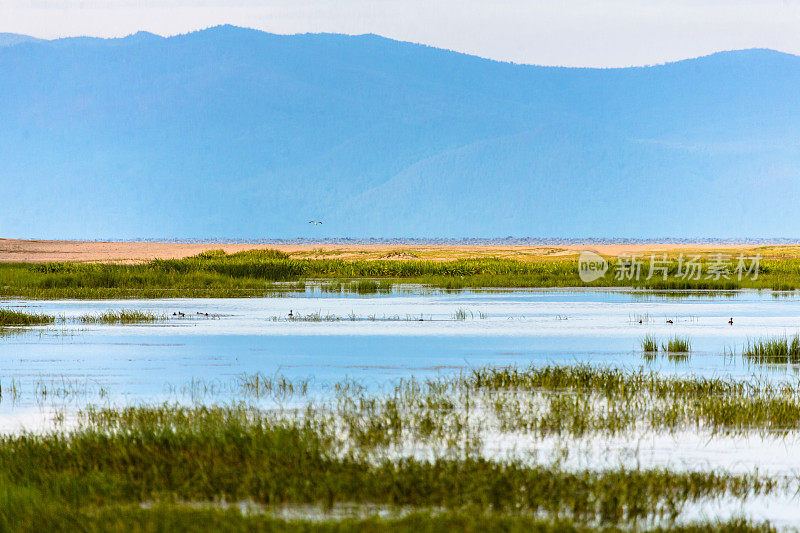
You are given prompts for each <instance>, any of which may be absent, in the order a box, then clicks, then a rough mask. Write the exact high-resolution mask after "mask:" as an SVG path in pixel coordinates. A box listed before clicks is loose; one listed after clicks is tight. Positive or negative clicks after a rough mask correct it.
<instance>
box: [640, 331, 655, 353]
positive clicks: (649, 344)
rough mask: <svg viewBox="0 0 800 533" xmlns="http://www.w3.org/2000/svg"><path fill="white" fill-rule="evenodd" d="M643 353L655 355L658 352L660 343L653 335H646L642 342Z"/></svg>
mask: <svg viewBox="0 0 800 533" xmlns="http://www.w3.org/2000/svg"><path fill="white" fill-rule="evenodd" d="M641 345H642V351H643V352H645V353H653V352H657V351H658V341H657V340H656V338H655V337H653V336H652V335H645V336H644V338H643V339H642V341H641Z"/></svg>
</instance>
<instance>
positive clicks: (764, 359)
mask: <svg viewBox="0 0 800 533" xmlns="http://www.w3.org/2000/svg"><path fill="white" fill-rule="evenodd" d="M742 357H744V358H745V359H746V360H749V361H753V362H755V363H768V364H769V363H783V364H798V363H800V334H795V335H794V336H793V337H792V338H791V340H790V339H788V338H787V337H785V336H784V337H770V338H761V339H758V340H755V341H750V340H748V341H747V344H746V345H745V347H744V350H743V352H742Z"/></svg>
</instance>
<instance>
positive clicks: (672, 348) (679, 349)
mask: <svg viewBox="0 0 800 533" xmlns="http://www.w3.org/2000/svg"><path fill="white" fill-rule="evenodd" d="M661 349H662V350H663V351H664V352H666V353H668V354H688V353H689V352H691V351H692V341H691V340H690V339H689V338H688V337H678V336H674V337H670V338H669V339H668V340H667V342H666V343H662V344H661Z"/></svg>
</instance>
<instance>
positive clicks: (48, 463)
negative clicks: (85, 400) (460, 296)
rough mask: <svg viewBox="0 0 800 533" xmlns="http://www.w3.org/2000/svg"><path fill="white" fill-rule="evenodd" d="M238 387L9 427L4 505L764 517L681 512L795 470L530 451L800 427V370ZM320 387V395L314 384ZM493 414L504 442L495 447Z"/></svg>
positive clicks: (277, 519) (601, 518) (17, 512)
mask: <svg viewBox="0 0 800 533" xmlns="http://www.w3.org/2000/svg"><path fill="white" fill-rule="evenodd" d="M192 386H193V387H194V388H195V389H196V390H201V389H202V383H199V382H198V383H193V385H192ZM234 386H235V387H237V388H238V390H239V396H238V399H237V400H235V401H233V402H231V403H229V404H228V405H201V404H197V403H192V404H190V405H185V404H179V403H166V404H159V405H143V406H131V407H119V408H117V407H103V406H98V407H87V408H84V409H83V410H82V411H81V412H80V413H79V414H78V417H77V420H76V421H75V422H74V423H72V424H68V423H64V422H63V420H64V419H65V418H64V417H61V418H60V420H62V423H61V424H60V425H59V424H56V426H55V427H54V429H53V430H52V431H49V432H44V433H37V434H34V433H21V434H6V435H3V436H2V437H0V480H2V483H0V486H2V489H0V509H1V510H0V524H2V525H8V524H16V525H19V524H22V525H24V526H25V527H26V528H29V529H35V528H41V527H47V528H48V529H50V530H66V529H68V528H69V527H70V526H71V525H73V524H75V523H84V522H85V523H87V524H94V525H97V527H98V529H112V530H113V529H120V528H122V526H123V524H126V525H130V524H133V525H134V526H136V527H141V528H142V529H143V530H153V529H155V528H156V524H161V525H162V526H163V524H165V523H169V524H175V527H176V528H179V529H181V528H183V529H187V528H188V527H189V526H190V524H198V523H200V522H198V521H203V522H202V523H205V524H209V525H210V524H221V523H224V524H226V525H225V528H226V529H227V530H230V531H240V530H241V531H244V530H252V529H253V528H270V529H276V530H281V529H287V530H289V529H297V528H298V527H300V528H302V529H304V530H309V531H316V530H318V531H333V530H339V529H357V530H365V531H375V530H387V529H393V528H400V530H410V529H411V528H412V527H414V526H417V527H418V528H421V529H422V530H431V531H432V530H434V529H436V527H438V526H442V527H445V526H448V525H449V526H453V527H455V526H462V525H463V526H465V527H469V528H471V529H474V530H476V531H477V530H482V529H484V528H487V527H491V528H501V529H504V530H513V531H516V530H518V531H522V530H528V529H526V528H533V530H541V531H560V530H562V528H567V530H569V529H573V530H576V531H588V530H594V529H596V528H608V530H616V529H617V528H624V529H630V528H631V527H635V528H637V529H639V530H650V529H653V530H658V529H659V528H661V530H684V531H767V530H770V526H769V525H767V524H753V523H749V522H744V521H741V520H734V521H731V522H714V521H713V520H712V521H711V522H709V523H704V524H698V523H693V522H691V520H690V521H689V523H687V522H686V520H684V519H683V514H684V513H685V512H686V510H687V509H688V508H691V506H693V505H696V504H701V503H702V502H707V501H714V500H718V499H721V498H728V499H733V500H735V501H747V500H748V499H750V498H756V497H769V496H771V495H782V494H792V493H794V491H796V490H797V489H798V481H797V479H795V478H794V477H792V476H786V477H782V476H770V475H767V474H763V473H759V472H758V471H754V472H751V473H729V472H725V471H715V470H688V471H687V470H681V471H676V470H671V469H669V468H662V467H639V468H635V467H634V468H631V467H626V466H621V465H620V466H617V467H612V468H609V467H600V468H594V469H587V468H571V467H567V466H566V465H565V463H564V462H563V456H558V457H554V458H547V457H543V456H537V455H531V454H530V453H526V446H528V445H530V444H531V443H533V444H535V443H537V442H540V441H541V439H543V438H547V437H557V438H559V439H563V440H561V442H562V443H563V444H564V447H563V450H562V452H563V453H566V452H567V450H569V448H570V442H571V440H570V439H573V438H575V437H579V436H583V435H587V434H589V433H595V434H601V435H606V436H610V435H616V434H620V433H630V432H641V431H655V432H661V431H666V432H670V431H675V430H678V429H680V428H687V427H689V428H693V430H695V431H699V432H704V433H708V434H710V435H712V436H713V435H719V434H740V435H750V436H758V435H764V434H772V433H777V434H781V435H786V434H787V433H797V432H798V431H800V388H798V387H796V386H794V385H783V386H774V385H768V384H764V383H760V382H757V381H735V380H729V379H722V378H713V379H712V378H695V377H683V378H678V377H663V376H659V375H658V374H655V373H651V372H647V371H645V370H639V371H623V370H617V369H611V368H602V367H590V366H588V365H578V366H545V367H538V368H537V367H525V368H523V367H501V368H495V367H487V368H481V369H475V370H473V371H469V372H462V373H460V374H456V375H451V376H449V377H441V378H435V379H428V380H415V379H407V380H401V381H400V382H398V383H396V384H394V385H392V386H390V387H389V388H387V389H385V390H379V391H375V390H370V389H367V388H366V387H365V386H364V385H363V384H361V383H358V382H356V381H352V380H346V381H342V382H336V383H331V384H314V383H311V384H310V383H309V382H308V381H306V380H300V381H292V380H288V379H285V378H280V377H277V376H269V377H268V376H263V375H258V374H255V375H252V374H251V375H242V376H240V377H239V378H237V379H236V381H235V384H234ZM318 386H321V387H322V388H324V389H325V390H326V391H327V392H328V393H329V394H325V395H322V396H315V395H314V394H312V390H313V389H314V388H315V387H318ZM24 393H25V392H24V391H19V392H18V394H24ZM265 399H268V400H269V401H268V402H267V404H264V403H263V400H265ZM267 405H270V406H271V407H267ZM497 432H499V434H500V436H501V438H500V441H503V442H513V445H512V446H508V447H507V449H505V451H500V452H498V450H497V449H496V448H495V446H496V443H495V444H493V445H491V446H489V444H490V443H489V442H488V441H489V440H492V439H497ZM562 452H559V453H562ZM242 509H245V510H246V512H244V513H243V512H242ZM287 509H288V510H291V509H296V512H295V515H294V517H292V516H289V517H288V518H287V517H286V516H284V515H282V514H281V513H285V512H286V511H287ZM343 509H351V510H354V511H355V512H351V513H347V512H343ZM378 511H380V513H378ZM309 514H311V515H315V516H317V517H318V518H317V519H315V520H310V519H309V518H308V515H309ZM378 514H380V516H381V518H377V516H378ZM301 515H302V516H303V517H304V518H298V517H299V516H301ZM726 520H727V519H726ZM731 520H733V519H731ZM100 525H102V527H100ZM91 527H93V526H90V528H89V529H90V530H91ZM209 527H210V526H209ZM681 528H682V529H681Z"/></svg>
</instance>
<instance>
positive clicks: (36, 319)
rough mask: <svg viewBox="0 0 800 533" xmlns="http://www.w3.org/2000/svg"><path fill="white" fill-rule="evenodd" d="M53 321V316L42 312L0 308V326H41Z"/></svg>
mask: <svg viewBox="0 0 800 533" xmlns="http://www.w3.org/2000/svg"><path fill="white" fill-rule="evenodd" d="M53 322H55V317H54V316H51V315H43V314H31V313H23V312H20V311H12V310H10V309H0V327H3V326H42V325H47V324H52V323H53Z"/></svg>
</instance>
